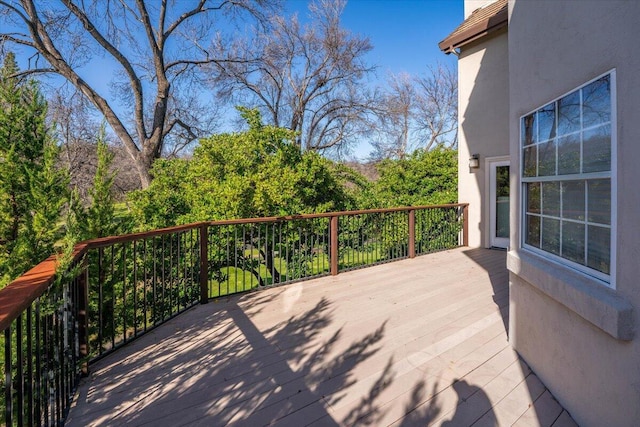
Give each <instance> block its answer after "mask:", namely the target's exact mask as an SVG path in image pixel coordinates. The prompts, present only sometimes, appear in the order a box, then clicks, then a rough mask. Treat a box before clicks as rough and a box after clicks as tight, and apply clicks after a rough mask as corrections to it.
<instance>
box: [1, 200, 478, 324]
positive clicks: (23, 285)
mask: <svg viewBox="0 0 640 427" xmlns="http://www.w3.org/2000/svg"><path fill="white" fill-rule="evenodd" d="M468 205H469V204H468V203H451V204H442V205H426V206H402V207H396V208H384V209H366V210H354V211H339V212H326V213H316V214H301V215H288V216H277V217H264V218H243V219H233V220H221V221H204V222H197V223H192V224H185V225H179V226H175V227H167V228H162V229H157V230H151V231H144V232H139V233H131V234H124V235H120V236H109V237H102V238H99V239H92V240H86V241H84V242H81V243H79V244H77V245H76V246H75V247H74V252H73V261H77V260H79V259H80V258H81V257H82V256H83V255H84V254H85V253H86V252H87V251H88V250H89V249H95V248H100V247H106V246H111V245H114V244H117V243H126V242H131V241H135V240H141V239H148V238H152V237H156V236H162V235H166V234H171V233H177V232H180V231H188V230H193V229H197V228H199V227H203V226H223V225H239V224H251V223H270V222H283V221H295V220H300V219H313V218H330V217H340V216H352V215H364V214H374V213H388V212H402V211H411V210H426V209H438V208H454V207H465V206H468ZM57 266H58V257H57V256H56V255H52V256H50V257H49V258H47V259H46V260H44V261H43V262H41V263H40V264H38V265H36V266H35V267H33V268H32V269H31V270H29V271H27V272H26V273H25V274H23V275H22V276H20V277H19V278H17V279H16V280H14V281H13V282H11V283H10V284H9V285H8V286H7V287H6V288H4V289H2V290H1V291H0V331H2V330H4V329H6V328H7V327H8V326H9V325H10V324H11V322H12V321H13V320H15V319H16V318H17V317H18V316H19V315H20V313H22V312H23V311H24V310H25V309H26V308H27V307H29V305H31V303H32V302H33V301H35V299H36V298H38V297H40V296H41V295H42V294H43V293H44V292H45V291H46V290H47V288H48V287H49V285H50V284H51V283H52V282H53V280H54V278H55V274H56V267H57Z"/></svg>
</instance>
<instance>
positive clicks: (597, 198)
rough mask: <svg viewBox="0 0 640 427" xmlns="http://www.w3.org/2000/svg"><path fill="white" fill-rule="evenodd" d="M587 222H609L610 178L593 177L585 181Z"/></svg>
mask: <svg viewBox="0 0 640 427" xmlns="http://www.w3.org/2000/svg"><path fill="white" fill-rule="evenodd" d="M587 187H588V190H587V191H588V200H589V204H588V206H587V207H588V217H587V220H588V221H589V222H597V223H600V224H611V180H610V179H594V180H590V181H587Z"/></svg>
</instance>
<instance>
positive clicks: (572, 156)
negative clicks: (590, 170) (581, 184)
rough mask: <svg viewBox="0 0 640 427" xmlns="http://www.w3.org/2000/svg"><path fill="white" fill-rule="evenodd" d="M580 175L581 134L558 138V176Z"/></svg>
mask: <svg viewBox="0 0 640 427" xmlns="http://www.w3.org/2000/svg"><path fill="white" fill-rule="evenodd" d="M573 173H580V134H579V133H574V134H571V135H568V136H563V137H560V138H558V175H569V174H573Z"/></svg>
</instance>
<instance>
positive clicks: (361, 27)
mask: <svg viewBox="0 0 640 427" xmlns="http://www.w3.org/2000/svg"><path fill="white" fill-rule="evenodd" d="M300 3H303V2H300ZM462 19H463V1H462V0H350V1H349V2H348V3H347V6H346V8H345V11H344V14H343V24H344V26H345V28H347V29H349V30H351V31H353V32H355V33H359V34H362V35H366V36H368V37H369V39H370V40H371V42H372V44H373V47H374V48H373V51H372V52H371V54H370V58H369V59H370V61H371V62H372V63H375V64H378V66H379V67H380V68H379V74H381V77H384V73H386V72H388V71H391V72H393V73H398V72H403V71H404V72H408V73H410V74H420V73H422V72H424V70H425V69H426V67H427V65H432V64H435V63H436V62H437V61H441V62H443V63H447V64H449V65H455V63H456V58H455V56H451V55H445V54H443V53H442V52H441V51H440V49H438V42H439V41H441V40H442V39H444V38H445V37H446V36H447V35H449V33H450V32H451V31H453V29H454V28H456V27H457V26H458V25H459V24H460V23H461V22H462Z"/></svg>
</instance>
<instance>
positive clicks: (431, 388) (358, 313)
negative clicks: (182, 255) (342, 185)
mask: <svg viewBox="0 0 640 427" xmlns="http://www.w3.org/2000/svg"><path fill="white" fill-rule="evenodd" d="M508 292H509V290H508V276H507V271H506V268H505V252H501V251H491V250H485V249H467V248H461V249H456V250H452V251H447V252H442V253H437V254H432V255H426V256H422V257H418V258H415V259H413V260H403V261H399V262H394V263H389V264H384V265H380V266H376V267H372V268H367V269H362V270H357V271H352V272H348V273H341V274H340V275H338V276H335V277H325V278H321V279H315V280H311V281H307V282H302V283H298V284H293V285H288V286H282V287H278V288H272V289H268V290H264V291H260V292H254V293H250V294H245V295H241V296H235V297H230V298H225V299H221V300H218V301H212V302H210V303H209V304H206V305H201V306H197V307H195V308H193V309H191V310H189V311H188V312H186V313H184V314H182V315H180V316H178V317H177V318H175V319H173V320H171V321H169V322H168V323H167V324H165V325H163V326H161V327H159V328H158V329H156V330H154V331H153V332H151V333H149V334H147V335H145V336H143V337H142V338H140V339H139V340H137V341H134V342H133V343H131V344H129V345H128V346H126V347H124V348H123V349H121V350H119V351H117V352H116V353H115V354H113V355H111V356H109V357H107V358H105V359H103V360H101V361H100V362H98V363H96V364H95V365H93V366H92V374H91V375H90V376H89V377H88V378H86V379H85V380H84V381H83V383H82V384H81V386H80V389H79V395H78V397H77V400H76V402H75V404H74V407H73V408H72V410H71V412H70V414H69V418H68V422H67V425H70V426H89V425H153V426H156V427H157V426H181V425H189V426H191V425H202V426H218V425H246V426H262V425H278V426H305V425H313V426H347V425H371V426H387V425H391V426H424V425H447V426H470V425H474V426H495V425H499V426H508V425H519V426H556V427H559V426H571V425H575V423H574V422H573V420H572V419H571V417H570V415H569V414H568V413H567V412H566V411H564V410H563V409H562V407H561V406H560V405H559V404H558V403H557V402H556V401H555V399H554V398H553V396H552V395H551V394H550V393H549V391H548V390H546V389H545V386H544V385H543V384H542V383H541V382H540V380H539V379H538V378H537V377H536V375H535V374H533V373H532V372H531V370H530V369H529V367H528V366H527V365H526V364H525V363H524V362H523V361H522V360H520V359H519V358H518V356H517V354H516V353H515V352H514V351H513V350H512V349H511V347H510V346H509V344H508V342H507V333H506V330H507V326H506V325H507V324H508V320H507V315H508V300H509V296H508Z"/></svg>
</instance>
